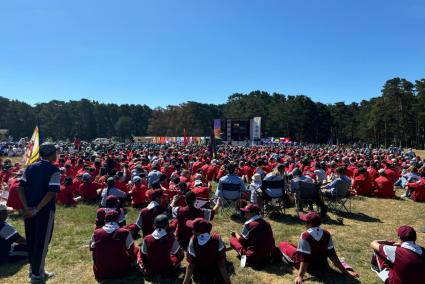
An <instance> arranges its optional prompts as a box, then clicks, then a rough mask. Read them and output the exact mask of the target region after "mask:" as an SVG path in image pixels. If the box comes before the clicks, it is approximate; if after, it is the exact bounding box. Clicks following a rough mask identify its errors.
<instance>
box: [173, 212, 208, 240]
mask: <svg viewBox="0 0 425 284" xmlns="http://www.w3.org/2000/svg"><path fill="white" fill-rule="evenodd" d="M173 215H174V217H175V218H177V228H176V236H177V240H178V241H179V243H180V245H181V246H182V247H183V248H186V247H187V245H188V244H189V240H190V237H192V229H190V228H188V227H187V226H186V222H187V221H189V220H195V219H196V218H199V217H202V218H204V219H205V220H207V221H210V220H212V219H213V218H214V211H213V210H211V209H198V208H196V207H193V206H190V207H189V206H185V207H174V208H173Z"/></svg>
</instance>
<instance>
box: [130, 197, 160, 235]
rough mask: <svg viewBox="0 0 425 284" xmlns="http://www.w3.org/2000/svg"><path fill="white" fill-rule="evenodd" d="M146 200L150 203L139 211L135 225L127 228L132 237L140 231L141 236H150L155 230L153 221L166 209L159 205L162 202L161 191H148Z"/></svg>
mask: <svg viewBox="0 0 425 284" xmlns="http://www.w3.org/2000/svg"><path fill="white" fill-rule="evenodd" d="M147 196H148V199H149V200H151V202H150V203H149V204H148V206H146V207H145V208H143V209H142V210H140V213H139V216H138V217H137V220H136V223H134V224H131V225H129V226H128V228H129V230H130V231H131V232H132V233H133V235H137V234H138V233H139V231H140V230H142V233H143V236H144V237H146V236H147V235H150V234H152V232H153V231H154V230H155V228H154V220H155V217H156V216H158V215H161V214H164V213H165V211H166V209H165V208H164V207H163V206H162V205H161V204H162V203H163V202H162V200H163V197H164V192H163V190H162V189H155V190H152V189H150V190H148V191H147Z"/></svg>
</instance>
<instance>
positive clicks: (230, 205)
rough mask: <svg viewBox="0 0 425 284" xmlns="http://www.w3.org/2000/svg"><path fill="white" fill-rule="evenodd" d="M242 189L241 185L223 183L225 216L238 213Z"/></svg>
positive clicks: (222, 196)
mask: <svg viewBox="0 0 425 284" xmlns="http://www.w3.org/2000/svg"><path fill="white" fill-rule="evenodd" d="M241 196H242V188H241V185H240V184H235V183H222V184H221V196H220V197H221V199H220V200H221V212H223V213H224V215H227V216H230V215H232V213H237V211H236V205H237V202H238V201H239V200H240V199H241Z"/></svg>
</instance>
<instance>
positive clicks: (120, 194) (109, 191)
mask: <svg viewBox="0 0 425 284" xmlns="http://www.w3.org/2000/svg"><path fill="white" fill-rule="evenodd" d="M115 180H116V178H113V177H110V178H108V179H107V181H106V183H107V186H108V187H107V188H104V189H103V190H102V193H101V197H102V200H101V201H100V205H101V206H102V207H105V206H106V198H107V197H108V196H110V195H113V196H115V197H117V198H118V199H120V200H121V201H123V200H125V199H127V197H128V196H129V195H128V194H127V193H126V192H124V191H122V190H120V189H118V188H117V187H115Z"/></svg>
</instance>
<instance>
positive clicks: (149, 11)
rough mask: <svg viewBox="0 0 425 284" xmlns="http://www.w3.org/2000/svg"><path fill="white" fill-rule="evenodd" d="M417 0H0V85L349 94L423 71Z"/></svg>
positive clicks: (202, 93) (37, 91)
mask: <svg viewBox="0 0 425 284" xmlns="http://www.w3.org/2000/svg"><path fill="white" fill-rule="evenodd" d="M424 27H425V1H422V0H399V1H393V0H320V1H319V0H292V1H287V0H280V1H279V0H257V1H254V0H215V1H212V0H190V1H189V0H187V1H186V0H154V1H142V0H131V1H130V0H127V1H126V0H123V1H116V0H114V1H112V0H102V1H100V0H89V1H88V0H81V1H80V0H72V1H57V0H50V1H43V0H37V1H34V0H33V1H29V0H26V1H24V0H13V1H1V2H0V96H4V97H7V98H11V99H19V100H23V101H26V102H29V103H31V104H33V103H37V102H45V101H49V100H52V99H59V100H77V99H80V98H88V99H93V100H98V101H101V102H114V103H119V104H121V103H141V104H147V105H149V106H151V107H156V106H165V105H168V104H177V103H181V102H184V101H188V100H194V101H199V102H207V103H224V102H226V100H227V97H228V96H229V95H231V94H232V93H236V92H249V91H252V90H264V91H268V92H280V93H284V94H293V95H295V94H304V95H307V96H309V97H311V98H312V99H313V100H315V101H322V102H325V103H330V102H336V101H346V102H351V101H361V100H362V99H368V98H371V97H374V96H377V95H379V93H380V89H381V87H382V86H383V84H384V82H385V81H386V80H387V79H390V78H392V77H396V76H398V77H404V78H406V79H408V80H411V81H414V80H415V79H420V78H425V36H424Z"/></svg>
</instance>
